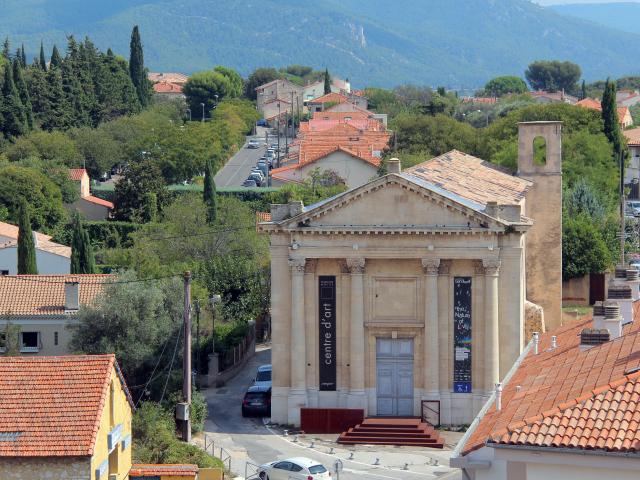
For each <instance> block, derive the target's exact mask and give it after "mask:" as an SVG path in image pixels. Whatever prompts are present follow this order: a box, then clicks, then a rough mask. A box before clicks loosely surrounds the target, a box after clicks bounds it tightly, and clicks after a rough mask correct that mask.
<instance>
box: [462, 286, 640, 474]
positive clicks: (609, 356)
mask: <svg viewBox="0 0 640 480" xmlns="http://www.w3.org/2000/svg"><path fill="white" fill-rule="evenodd" d="M620 282H622V283H620ZM633 282H634V281H629V282H625V281H624V280H621V281H619V279H617V278H616V282H615V283H614V284H613V285H614V288H617V289H618V290H621V289H622V290H624V289H625V288H627V287H626V286H624V284H625V283H628V284H629V287H630V288H628V290H627V294H626V295H623V296H622V297H620V295H613V294H612V295H613V297H614V298H616V300H615V301H608V302H605V304H604V305H603V306H601V307H596V308H598V309H600V310H601V312H598V316H595V317H593V318H591V317H590V318H588V319H586V320H582V321H579V322H575V323H571V324H568V325H565V326H562V327H560V328H558V329H555V330H553V331H550V332H547V333H544V334H541V335H540V336H539V342H537V347H536V341H535V338H534V340H532V342H531V343H530V345H529V346H528V347H527V349H526V350H525V351H524V353H523V354H522V355H521V357H520V359H518V361H517V362H516V364H515V365H514V367H513V368H512V370H511V372H510V373H509V374H508V375H507V378H506V379H505V380H504V381H503V385H502V387H501V390H499V391H497V392H496V393H495V394H494V396H493V397H492V398H491V399H490V401H489V402H487V404H486V405H485V408H484V409H483V410H481V412H480V414H479V415H478V417H477V418H476V420H475V421H474V422H473V424H472V425H471V427H470V428H469V430H468V431H467V433H466V434H465V436H464V437H463V439H462V440H461V441H460V443H459V444H458V446H457V447H456V451H455V452H454V458H453V459H452V462H451V463H452V465H453V466H458V467H461V468H464V469H465V470H467V474H468V475H471V474H472V471H473V470H475V469H477V468H481V469H483V470H484V472H483V473H484V475H489V476H488V477H487V478H492V477H491V475H494V476H497V475H498V474H499V472H500V471H501V469H502V468H503V466H504V465H505V464H506V463H507V462H509V461H519V462H523V463H524V464H526V465H525V467H523V468H526V471H527V472H530V471H531V472H534V471H543V470H544V469H545V468H549V469H551V470H548V471H552V470H553V467H551V465H555V466H556V468H560V467H559V465H562V468H561V469H559V470H556V471H557V472H564V473H563V475H569V476H570V477H571V478H597V477H598V476H600V477H603V476H605V477H607V478H632V477H633V475H637V471H638V469H640V457H639V456H638V455H637V454H638V453H640V361H639V359H640V302H638V301H637V299H638V298H639V295H638V290H637V286H635V284H634V283H633ZM620 285H622V287H621V286H620ZM609 288H610V292H611V288H612V287H611V285H610V287H609ZM623 297H624V298H623ZM616 304H617V306H618V307H617V308H619V309H620V310H619V311H623V310H624V308H623V304H626V305H630V306H631V307H632V308H630V309H629V312H630V313H629V315H630V316H631V317H632V321H631V322H629V321H627V320H626V318H625V316H624V315H620V314H618V313H617V312H618V311H616V310H615V308H614V310H609V313H607V314H606V315H609V316H604V317H603V316H602V315H604V313H603V312H605V311H607V310H606V309H611V308H612V307H611V306H612V305H613V307H616ZM611 312H612V313H611ZM616 315H617V316H616ZM607 321H608V322H609V323H607ZM603 323H604V324H605V327H606V328H604V327H602V324H603ZM594 328H595V329H594ZM498 397H499V401H498V400H497V398H498ZM623 454H624V455H632V458H633V459H634V460H633V461H632V462H631V461H628V460H627V459H625V458H627V457H625V458H623V457H621V456H616V455H623ZM607 455H609V456H610V457H607ZM607 458H609V460H607ZM628 458H631V457H628ZM516 459H517V460H516ZM599 462H600V463H599ZM616 462H618V463H616ZM545 465H546V466H545ZM488 469H491V470H488ZM625 472H626V473H625ZM631 472H634V473H631ZM496 478H497V477H496ZM504 478H507V477H504ZM508 478H511V477H508ZM514 478H515V477H514ZM558 478H565V477H564V476H562V477H558ZM566 478H569V477H566Z"/></svg>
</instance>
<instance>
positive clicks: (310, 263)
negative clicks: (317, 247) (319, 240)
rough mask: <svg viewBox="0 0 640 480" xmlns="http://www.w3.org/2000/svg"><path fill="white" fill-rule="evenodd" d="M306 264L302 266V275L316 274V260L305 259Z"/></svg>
mask: <svg viewBox="0 0 640 480" xmlns="http://www.w3.org/2000/svg"><path fill="white" fill-rule="evenodd" d="M306 260H307V262H306V263H305V265H304V273H316V267H317V266H318V259H317V258H307V259H306Z"/></svg>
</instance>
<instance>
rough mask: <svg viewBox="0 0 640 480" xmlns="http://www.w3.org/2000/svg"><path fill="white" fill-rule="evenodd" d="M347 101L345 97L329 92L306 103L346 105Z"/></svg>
mask: <svg viewBox="0 0 640 480" xmlns="http://www.w3.org/2000/svg"><path fill="white" fill-rule="evenodd" d="M348 101H349V98H348V97H346V96H345V95H341V94H339V93H334V92H331V93H327V94H325V95H323V96H321V97H318V98H314V99H313V100H309V101H308V102H307V103H346V102H348Z"/></svg>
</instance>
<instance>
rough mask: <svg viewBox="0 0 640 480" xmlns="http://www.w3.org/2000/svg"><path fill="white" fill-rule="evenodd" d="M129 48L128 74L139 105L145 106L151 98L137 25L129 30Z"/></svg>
mask: <svg viewBox="0 0 640 480" xmlns="http://www.w3.org/2000/svg"><path fill="white" fill-rule="evenodd" d="M129 49H130V55H129V75H130V77H131V81H132V82H133V85H134V87H136V93H137V94H138V101H139V102H140V105H142V107H146V106H147V105H148V104H149V101H150V100H151V84H150V82H149V79H148V78H147V71H146V69H145V68H144V53H143V51H142V42H141V41H140V31H139V30H138V26H137V25H135V26H134V27H133V31H132V32H131V42H130V44H129Z"/></svg>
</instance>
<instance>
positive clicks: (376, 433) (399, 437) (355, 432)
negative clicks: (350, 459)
mask: <svg viewBox="0 0 640 480" xmlns="http://www.w3.org/2000/svg"><path fill="white" fill-rule="evenodd" d="M338 443H342V444H347V445H355V444H368V445H400V446H412V447H431V448H442V447H443V445H444V441H443V440H442V438H441V437H440V436H439V435H438V432H437V431H436V430H435V429H434V428H433V427H432V426H431V425H429V424H428V423H424V422H422V420H421V419H420V418H379V417H371V418H365V419H364V421H363V422H362V423H359V424H358V425H356V426H355V427H352V428H350V429H349V430H347V431H346V432H342V434H341V435H340V436H339V437H338Z"/></svg>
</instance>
